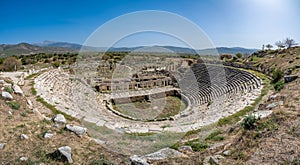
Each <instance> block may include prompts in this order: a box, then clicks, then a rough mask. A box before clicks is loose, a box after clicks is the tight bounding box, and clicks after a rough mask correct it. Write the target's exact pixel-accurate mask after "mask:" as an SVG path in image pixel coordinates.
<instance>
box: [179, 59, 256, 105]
mask: <svg viewBox="0 0 300 165" xmlns="http://www.w3.org/2000/svg"><path fill="white" fill-rule="evenodd" d="M179 84H180V89H181V91H182V93H184V94H185V95H186V96H187V97H188V98H189V99H190V101H191V104H192V105H201V104H205V103H208V102H210V101H213V100H214V99H216V98H218V97H220V96H222V95H232V94H237V93H247V92H251V91H252V90H254V89H256V88H258V87H260V86H261V81H260V79H259V78H258V77H256V76H255V75H254V74H251V73H249V72H246V71H243V70H239V69H234V68H229V67H223V66H216V65H207V64H206V65H205V64H200V63H197V64H194V65H193V66H192V67H191V69H190V70H188V71H186V72H185V73H184V74H183V76H182V77H181V79H180V80H179Z"/></svg>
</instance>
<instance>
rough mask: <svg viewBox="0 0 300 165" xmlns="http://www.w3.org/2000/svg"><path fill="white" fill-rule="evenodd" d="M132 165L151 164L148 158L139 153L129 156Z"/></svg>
mask: <svg viewBox="0 0 300 165" xmlns="http://www.w3.org/2000/svg"><path fill="white" fill-rule="evenodd" d="M129 160H130V162H131V165H149V163H147V161H146V159H145V158H143V157H139V156H137V155H133V156H130V158H129Z"/></svg>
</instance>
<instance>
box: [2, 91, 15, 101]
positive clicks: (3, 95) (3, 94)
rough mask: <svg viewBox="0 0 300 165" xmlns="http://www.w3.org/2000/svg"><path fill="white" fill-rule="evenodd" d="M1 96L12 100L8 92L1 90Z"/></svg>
mask: <svg viewBox="0 0 300 165" xmlns="http://www.w3.org/2000/svg"><path fill="white" fill-rule="evenodd" d="M2 98H4V99H8V100H12V99H13V96H12V95H11V94H10V93H8V92H5V91H2Z"/></svg>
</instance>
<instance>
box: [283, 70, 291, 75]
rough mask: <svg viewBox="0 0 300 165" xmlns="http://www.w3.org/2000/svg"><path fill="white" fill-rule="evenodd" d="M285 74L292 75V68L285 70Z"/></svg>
mask: <svg viewBox="0 0 300 165" xmlns="http://www.w3.org/2000/svg"><path fill="white" fill-rule="evenodd" d="M284 74H285V75H290V74H292V69H287V70H285V71H284Z"/></svg>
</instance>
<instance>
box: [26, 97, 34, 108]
mask: <svg viewBox="0 0 300 165" xmlns="http://www.w3.org/2000/svg"><path fill="white" fill-rule="evenodd" d="M27 104H28V107H29V109H33V104H32V102H31V100H29V99H27Z"/></svg>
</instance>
